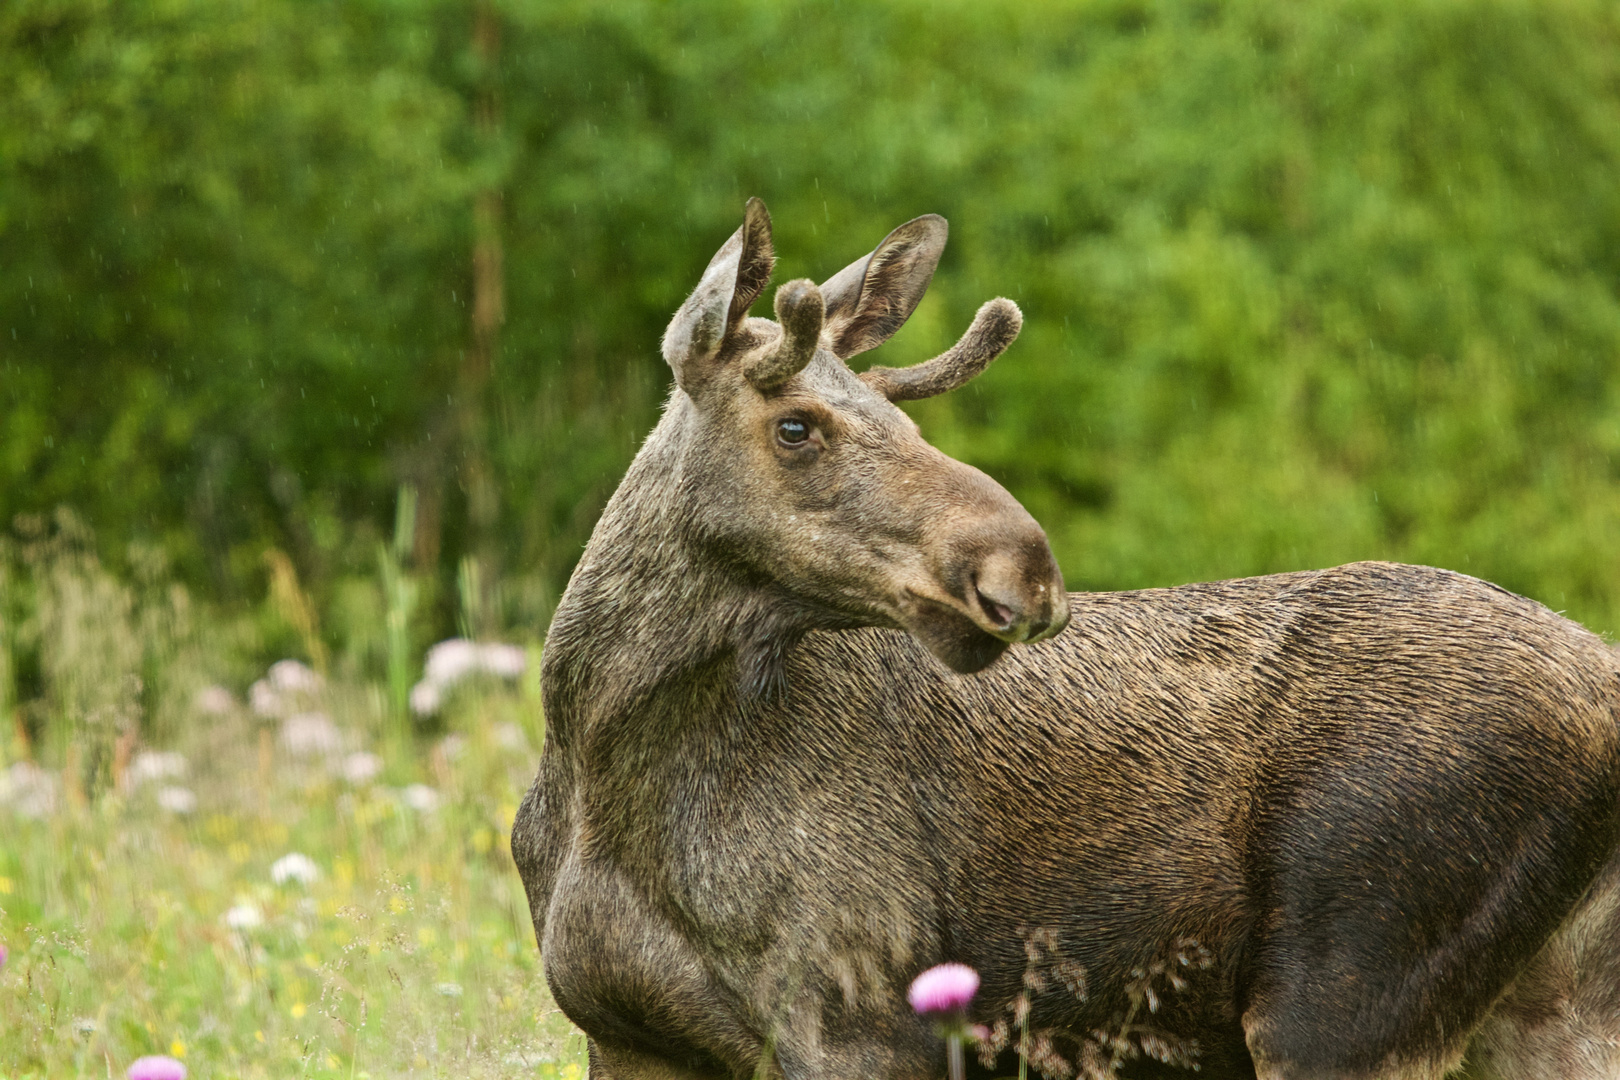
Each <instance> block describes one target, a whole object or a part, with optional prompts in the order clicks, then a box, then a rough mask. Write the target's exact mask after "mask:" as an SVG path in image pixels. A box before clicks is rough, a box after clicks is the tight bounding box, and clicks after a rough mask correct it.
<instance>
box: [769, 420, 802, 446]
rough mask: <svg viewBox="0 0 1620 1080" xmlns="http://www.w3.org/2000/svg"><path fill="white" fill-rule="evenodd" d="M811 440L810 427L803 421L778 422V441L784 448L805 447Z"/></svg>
mask: <svg viewBox="0 0 1620 1080" xmlns="http://www.w3.org/2000/svg"><path fill="white" fill-rule="evenodd" d="M809 438H810V425H809V424H807V423H805V422H804V421H803V420H796V419H793V418H791V417H790V418H788V419H786V420H778V421H777V422H776V441H777V442H779V443H781V444H782V445H783V446H803V445H804V444H805V441H806V440H807V439H809Z"/></svg>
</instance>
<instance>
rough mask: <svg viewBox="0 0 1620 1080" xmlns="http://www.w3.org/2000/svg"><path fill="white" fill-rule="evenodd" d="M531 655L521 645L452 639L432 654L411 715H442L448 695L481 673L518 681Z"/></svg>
mask: <svg viewBox="0 0 1620 1080" xmlns="http://www.w3.org/2000/svg"><path fill="white" fill-rule="evenodd" d="M528 663H529V659H528V654H527V653H525V652H524V651H523V649H522V648H521V647H519V646H517V645H504V644H502V643H500V642H490V643H488V644H484V645H480V644H477V643H476V642H471V641H468V640H467V639H466V638H450V639H448V640H446V641H441V642H439V643H438V644H437V645H435V646H433V648H431V649H429V650H428V654H427V659H426V661H425V662H424V663H423V665H422V668H423V670H422V681H421V682H419V683H417V684H416V685H415V686H414V687H412V688H411V711H412V712H414V713H416V714H417V715H418V716H429V715H431V714H433V713H435V712H438V711H439V706H440V705H442V704H443V702H444V692H445V691H446V690H448V689H450V688H451V687H452V686H454V685H455V684H456V683H458V682H460V681H461V680H462V679H465V678H466V677H467V676H469V675H476V674H479V673H483V674H487V675H494V676H496V677H498V678H502V679H516V678H518V677H519V676H521V675H522V674H523V672H524V670H525V669H526V668H527V667H528Z"/></svg>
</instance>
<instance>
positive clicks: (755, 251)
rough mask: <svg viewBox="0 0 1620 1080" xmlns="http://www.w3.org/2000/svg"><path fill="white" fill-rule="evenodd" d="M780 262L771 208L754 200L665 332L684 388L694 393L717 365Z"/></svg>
mask: <svg viewBox="0 0 1620 1080" xmlns="http://www.w3.org/2000/svg"><path fill="white" fill-rule="evenodd" d="M775 263H776V255H775V252H774V251H773V250H772V248H771V215H770V212H769V211H768V210H766V209H765V204H764V203H763V202H761V201H760V200H758V199H749V200H748V207H747V210H746V211H745V213H744V217H743V223H742V227H741V228H739V229H738V230H737V231H736V232H734V233H732V234H731V239H730V240H727V241H726V243H725V246H723V247H722V248H721V249H720V250H719V251H717V252H715V254H714V258H712V259H710V260H709V265H708V267H707V268H706V269H705V270H704V271H703V278H702V280H701V281H699V282H698V286H697V288H695V289H693V290H692V295H691V296H688V297H687V298H686V303H684V304H682V305H681V308H680V310H679V311H677V312H676V313H675V317H674V318H673V319H671V320H670V322H669V329H667V330H665V331H664V359H665V360H666V361H667V362H668V363H669V366H670V368H671V370H673V371H674V372H675V381H676V382H677V383H678V384H679V385H680V387H681V389H682V390H685V391H687V392H688V393H691V392H692V391H693V390H695V389H696V388H697V386H698V385H699V384H700V383H701V382H702V381H703V380H704V378H706V377H707V375H708V374H709V372H710V371H711V370H712V369H713V364H714V360H715V358H716V357H717V356H718V355H719V353H720V346H721V345H722V344H723V343H724V341H725V339H726V335H727V334H729V333H731V332H732V331H733V330H734V329H736V328H737V327H738V326H739V325H741V323H742V321H743V319H744V318H746V317H747V315H748V309H749V308H750V307H752V306H753V304H754V301H755V300H758V299H759V294H760V293H762V292H764V291H765V286H766V285H767V284H768V283H769V282H770V280H771V268H772V267H773V266H774V265H775Z"/></svg>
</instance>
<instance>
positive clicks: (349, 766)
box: [341, 750, 383, 787]
mask: <svg viewBox="0 0 1620 1080" xmlns="http://www.w3.org/2000/svg"><path fill="white" fill-rule="evenodd" d="M341 771H342V773H343V779H345V780H347V781H348V782H349V783H351V784H354V785H355V786H357V787H358V786H359V785H361V784H369V783H371V782H372V781H373V780H375V779H377V777H378V775H379V774H381V773H382V771H383V759H382V758H380V757H378V756H377V755H376V754H368V753H367V752H366V751H364V750H359V751H356V752H355V753H353V754H350V755H349V756H348V757H346V758H344V759H343V766H342V770H341Z"/></svg>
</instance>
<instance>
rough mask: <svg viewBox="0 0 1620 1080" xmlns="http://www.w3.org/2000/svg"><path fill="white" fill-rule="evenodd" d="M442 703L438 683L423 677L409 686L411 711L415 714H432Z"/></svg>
mask: <svg viewBox="0 0 1620 1080" xmlns="http://www.w3.org/2000/svg"><path fill="white" fill-rule="evenodd" d="M443 703H444V695H443V694H441V693H440V692H439V684H438V683H434V682H429V681H428V680H426V679H423V680H422V681H421V682H419V683H417V684H416V685H415V686H413V687H411V712H413V713H415V714H416V715H417V716H432V715H433V714H434V713H436V712H438V711H439V706H440V705H442V704H443Z"/></svg>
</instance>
